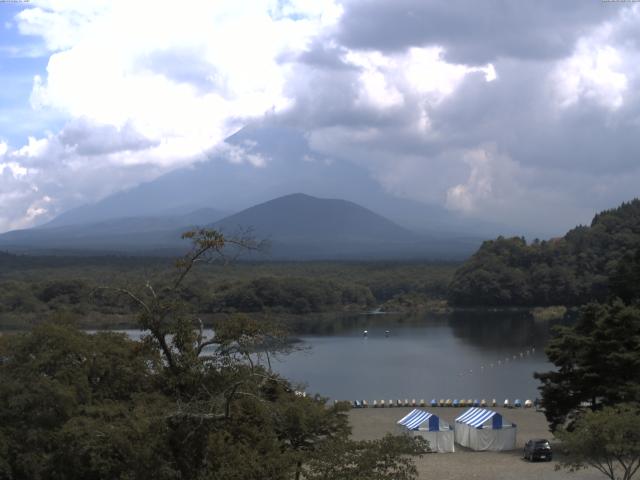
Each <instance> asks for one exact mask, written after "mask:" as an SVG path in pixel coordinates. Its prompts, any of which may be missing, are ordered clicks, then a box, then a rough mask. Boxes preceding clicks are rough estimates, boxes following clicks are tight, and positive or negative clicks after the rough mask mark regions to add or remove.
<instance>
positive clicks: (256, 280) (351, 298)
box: [0, 254, 456, 328]
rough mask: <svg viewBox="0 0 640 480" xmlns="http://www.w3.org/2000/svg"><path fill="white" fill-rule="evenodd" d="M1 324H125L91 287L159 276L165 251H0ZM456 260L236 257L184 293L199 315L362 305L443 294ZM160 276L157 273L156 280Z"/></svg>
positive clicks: (117, 304)
mask: <svg viewBox="0 0 640 480" xmlns="http://www.w3.org/2000/svg"><path fill="white" fill-rule="evenodd" d="M0 267H2V268H0V328H2V327H4V328H23V327H28V326H31V325H34V324H39V323H42V322H43V321H45V320H47V319H51V318H56V317H59V316H61V315H63V316H65V317H67V318H69V317H70V318H73V319H75V320H76V321H77V322H78V323H79V324H81V325H83V326H85V327H87V328H99V327H109V326H125V325H129V324H131V322H132V321H133V315H132V309H131V304H130V302H128V301H126V299H124V298H122V297H118V296H116V295H112V294H109V292H108V291H107V290H101V289H99V288H98V287H127V286H135V285H140V284H144V283H145V282H146V281H147V280H154V281H158V282H160V283H163V281H164V282H165V283H166V281H167V279H166V278H165V277H166V275H167V272H168V271H171V269H172V264H171V262H169V261H167V260H166V259H161V258H158V259H152V258H137V259H136V258H133V257H106V258H100V257H95V258H88V257H68V258H65V257H30V256H15V255H9V254H0ZM455 268H456V265H455V264H429V263H419V262H415V263H403V262H281V263H275V262H272V263H251V262H239V263H236V264H234V265H229V266H227V267H225V268H220V266H217V267H216V266H215V265H210V266H208V265H203V266H202V268H199V269H198V271H197V272H194V274H193V275H192V277H191V278H190V279H189V280H188V281H187V282H185V285H184V288H183V290H182V296H183V300H185V301H186V303H187V305H188V306H189V308H190V309H191V311H193V312H196V313H198V314H200V315H204V318H205V319H206V318H208V317H207V316H208V315H213V314H219V313H223V314H227V313H235V312H247V313H249V312H251V313H264V314H274V315H279V314H294V315H299V314H309V313H325V312H326V313H330V312H344V311H348V312H349V311H366V310H370V309H372V308H374V307H376V306H381V305H384V304H385V303H389V302H391V303H392V304H393V309H394V310H397V309H398V307H397V304H398V303H399V302H403V303H407V302H409V301H411V302H410V303H411V305H410V307H411V306H415V305H424V304H426V303H428V302H432V301H443V300H444V298H445V297H446V291H447V285H448V284H449V282H450V281H451V278H452V276H453V272H454V270H455ZM163 279H164V280H163Z"/></svg>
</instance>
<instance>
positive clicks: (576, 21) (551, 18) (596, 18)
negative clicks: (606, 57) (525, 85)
mask: <svg viewBox="0 0 640 480" xmlns="http://www.w3.org/2000/svg"><path fill="white" fill-rule="evenodd" d="M619 11H620V8H619V7H618V6H617V5H611V4H607V2H601V1H598V0H593V1H592V0H586V1H585V0H563V1H557V0H538V1H535V2H534V1H505V0H485V1H482V2H469V1H468V0H393V1H389V0H363V1H361V0H359V1H353V2H348V3H347V4H346V7H345V14H344V16H343V21H342V22H341V25H340V27H339V32H338V38H339V40H340V42H341V43H342V44H343V45H345V46H347V47H350V48H363V49H375V50H380V51H387V52H388V51H393V50H403V49H405V48H407V47H410V46H425V45H440V46H443V47H444V48H445V50H446V58H447V60H449V61H452V62H459V63H466V64H475V65H480V64H484V63H487V62H492V61H494V60H495V59H497V58H500V57H516V58H526V59H537V60H547V59H555V58H561V57H563V56H566V55H568V54H569V53H570V52H571V50H572V49H573V45H574V43H575V41H576V39H577V38H578V37H579V36H580V35H583V34H584V33H585V32H586V31H587V30H588V29H589V28H590V27H592V26H594V25H596V24H598V23H601V22H602V21H604V20H606V19H608V18H611V17H614V16H616V15H618V13H619Z"/></svg>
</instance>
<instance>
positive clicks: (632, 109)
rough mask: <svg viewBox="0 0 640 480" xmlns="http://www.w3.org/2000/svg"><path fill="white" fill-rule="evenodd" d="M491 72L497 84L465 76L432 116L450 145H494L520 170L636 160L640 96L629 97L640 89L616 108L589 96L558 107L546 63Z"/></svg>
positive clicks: (611, 167) (617, 165) (602, 167)
mask: <svg viewBox="0 0 640 480" xmlns="http://www.w3.org/2000/svg"><path fill="white" fill-rule="evenodd" d="M496 68H497V70H498V71H499V72H500V77H499V79H498V80H496V81H494V82H489V83H487V82H484V81H483V80H481V79H480V78H478V77H477V76H476V75H470V76H469V77H468V78H467V79H465V81H464V82H463V83H462V85H461V86H460V87H459V88H458V90H457V92H456V94H455V95H452V96H451V97H449V98H448V99H446V100H445V101H444V102H443V103H442V104H441V105H440V106H439V108H437V109H433V110H432V111H431V116H432V120H433V126H434V128H436V129H437V130H438V131H439V132H440V134H441V135H442V136H443V137H444V138H446V139H448V140H447V143H448V144H449V145H450V146H453V145H455V146H458V147H470V146H473V145H474V144H478V143H480V142H483V141H484V142H486V141H493V142H496V143H497V144H498V145H500V147H501V149H502V150H503V151H504V152H506V153H508V154H509V155H510V156H511V157H512V158H513V159H515V160H517V161H518V162H519V163H521V164H523V165H528V166H538V167H545V168H554V169H561V170H569V171H577V170H580V171H583V172H590V173H595V174H602V173H609V174H614V173H618V172H621V171H625V170H627V169H629V168H630V167H634V166H635V165H636V164H637V163H638V156H637V152H638V151H640V137H639V136H638V135H636V134H635V133H634V132H636V131H637V128H638V125H637V119H638V118H639V117H640V97H639V96H638V95H637V94H635V93H633V92H636V91H638V87H639V86H640V85H634V84H630V85H629V86H628V87H627V89H626V92H625V93H626V94H625V100H624V103H623V104H622V105H621V106H620V107H619V108H617V109H614V110H612V109H611V108H610V107H607V106H606V105H602V104H601V103H599V102H598V101H597V99H594V98H583V99H581V100H580V101H578V102H576V103H575V104H572V105H568V106H562V105H561V104H560V103H561V102H560V100H559V99H558V98H554V96H555V94H556V92H555V91H554V87H555V85H554V84H553V83H552V82H551V81H549V73H550V66H549V65H548V64H544V63H539V62H531V63H521V62H513V61H503V62H498V63H496ZM627 92H628V93H627ZM460 132H464V135H461V134H460Z"/></svg>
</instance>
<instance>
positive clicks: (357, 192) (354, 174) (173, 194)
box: [44, 125, 515, 238]
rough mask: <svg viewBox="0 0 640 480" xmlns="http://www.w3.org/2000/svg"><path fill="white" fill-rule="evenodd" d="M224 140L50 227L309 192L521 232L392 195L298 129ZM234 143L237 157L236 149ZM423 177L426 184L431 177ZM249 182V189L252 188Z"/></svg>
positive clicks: (261, 129)
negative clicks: (315, 146)
mask: <svg viewBox="0 0 640 480" xmlns="http://www.w3.org/2000/svg"><path fill="white" fill-rule="evenodd" d="M225 145H226V147H225V148H221V149H219V150H218V151H216V152H212V153H211V154H210V155H209V157H208V158H207V159H206V160H204V161H200V162H196V163H194V164H192V165H190V166H188V167H183V168H179V169H177V170H173V171H171V172H168V173H166V174H164V175H162V176H160V177H159V178H157V179H155V180H153V181H150V182H146V183H142V184H140V185H138V186H136V187H134V188H131V189H128V190H124V191H121V192H116V193H114V194H113V195H110V196H108V197H107V198H104V199H103V200H101V201H99V202H97V203H95V204H93V205H84V206H81V207H77V208H74V209H71V210H69V211H67V212H64V213H62V214H60V215H59V216H58V217H56V218H55V219H53V220H52V221H50V222H49V223H48V224H46V225H44V226H46V227H47V228H48V227H55V226H62V225H71V224H82V223H85V224H86V223H96V222H99V221H103V220H109V219H115V218H122V217H147V216H164V215H167V214H172V213H174V214H185V213H188V212H191V211H193V210H196V209H198V208H215V209H217V210H220V211H225V212H239V211H241V210H242V209H245V208H247V207H250V206H251V205H256V204H259V203H263V202H266V201H269V200H271V199H274V198H277V197H281V196H285V195H288V194H291V193H292V192H304V193H306V194H309V195H312V196H315V197H320V198H340V199H344V200H347V201H352V202H355V203H357V204H358V205H362V206H364V207H365V208H368V209H371V210H373V211H375V212H377V213H378V214H380V215H382V216H384V217H387V218H390V219H392V220H393V221H395V222H396V223H398V224H400V225H402V226H404V227H406V228H409V229H411V230H412V231H416V232H420V233H428V234H429V235H436V236H440V237H450V236H460V235H462V236H477V237H485V238H488V237H492V236H495V235H497V234H505V235H506V234H512V233H515V232H511V231H510V230H509V229H508V228H506V227H504V226H499V225H494V224H491V223H488V222H482V221H478V220H473V219H469V218H466V217H464V216H462V215H460V214H457V213H455V212H452V211H448V210H446V209H444V208H442V207H440V206H437V205H426V204H423V203H420V202H417V201H414V200H410V199H405V198H399V197H397V196H394V195H391V194H390V193H388V192H387V191H385V189H384V188H383V187H382V186H381V185H380V183H379V182H377V181H376V180H375V179H373V178H372V176H371V174H370V173H369V172H368V171H366V170H365V169H364V168H362V167H359V166H358V165H355V164H353V163H351V162H348V161H344V160H340V161H338V160H334V159H331V158H328V157H325V156H322V155H319V154H317V153H315V152H314V151H313V150H312V149H311V148H310V147H309V145H308V142H307V139H306V138H305V136H304V134H303V133H302V132H300V131H298V130H295V129H292V128H285V127H265V126H262V125H255V126H249V127H246V128H243V129H242V130H240V131H239V132H237V133H236V134H234V135H232V136H231V137H229V138H228V139H227V140H226V141H225ZM228 149H231V150H233V151H234V152H235V153H236V154H237V155H238V156H237V157H235V158H233V157H232V156H230V154H229V153H228V151H227V150H228ZM243 155H245V156H246V155H255V156H259V157H260V158H262V159H263V160H264V164H263V165H261V166H254V165H252V164H250V163H248V162H246V161H244V160H243V159H244V158H245V157H243ZM285 173H286V175H285ZM285 179H286V180H285ZM425 182H427V183H426V184H425V188H428V180H427V179H425ZM249 185H250V186H251V188H247V186H249Z"/></svg>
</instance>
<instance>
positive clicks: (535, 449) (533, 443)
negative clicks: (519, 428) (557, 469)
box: [522, 438, 553, 462]
mask: <svg viewBox="0 0 640 480" xmlns="http://www.w3.org/2000/svg"><path fill="white" fill-rule="evenodd" d="M522 456H523V457H524V458H526V459H527V460H529V461H531V462H533V461H534V460H546V461H547V462H550V461H551V458H552V456H553V454H552V452H551V445H550V444H549V441H548V440H545V439H543V438H537V439H534V440H529V441H528V442H527V443H525V444H524V451H523V452H522Z"/></svg>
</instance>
